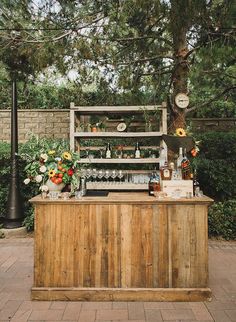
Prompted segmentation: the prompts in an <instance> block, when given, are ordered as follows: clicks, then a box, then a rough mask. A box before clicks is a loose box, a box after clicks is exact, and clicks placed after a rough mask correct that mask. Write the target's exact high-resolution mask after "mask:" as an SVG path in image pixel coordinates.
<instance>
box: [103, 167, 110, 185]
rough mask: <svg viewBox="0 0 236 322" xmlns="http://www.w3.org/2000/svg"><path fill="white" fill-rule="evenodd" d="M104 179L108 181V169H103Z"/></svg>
mask: <svg viewBox="0 0 236 322" xmlns="http://www.w3.org/2000/svg"><path fill="white" fill-rule="evenodd" d="M104 177H105V179H106V180H107V182H108V179H109V178H110V171H109V170H105V174H104Z"/></svg>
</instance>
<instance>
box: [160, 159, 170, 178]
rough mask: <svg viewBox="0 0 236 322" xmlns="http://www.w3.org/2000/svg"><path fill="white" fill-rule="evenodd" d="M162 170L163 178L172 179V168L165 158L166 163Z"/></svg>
mask: <svg viewBox="0 0 236 322" xmlns="http://www.w3.org/2000/svg"><path fill="white" fill-rule="evenodd" d="M160 170H161V179H162V180H171V175H172V169H171V168H170V167H169V166H168V162H167V160H165V163H164V165H163V166H162V167H161V169H160Z"/></svg>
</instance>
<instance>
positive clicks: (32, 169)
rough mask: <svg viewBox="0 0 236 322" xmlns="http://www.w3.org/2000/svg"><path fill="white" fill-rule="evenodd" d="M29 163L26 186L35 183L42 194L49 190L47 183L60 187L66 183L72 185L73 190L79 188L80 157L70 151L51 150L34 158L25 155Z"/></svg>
mask: <svg viewBox="0 0 236 322" xmlns="http://www.w3.org/2000/svg"><path fill="white" fill-rule="evenodd" d="M24 157H25V159H26V160H27V161H28V164H27V166H26V167H25V171H26V174H27V178H26V179H25V180H24V183H25V184H29V183H30V182H35V183H37V184H39V185H40V187H39V189H40V190H41V191H42V192H45V191H47V190H48V186H47V181H48V180H50V181H51V182H52V183H54V184H56V185H59V184H62V183H64V184H65V185H66V184H70V185H71V190H73V189H74V187H77V186H78V179H79V175H78V174H79V172H78V170H79V164H78V162H77V161H78V159H79V156H78V155H77V154H76V153H73V152H70V151H63V152H61V151H56V150H49V151H47V152H45V151H43V152H41V153H39V154H38V155H37V154H36V155H35V156H34V157H33V158H31V157H30V156H29V155H24Z"/></svg>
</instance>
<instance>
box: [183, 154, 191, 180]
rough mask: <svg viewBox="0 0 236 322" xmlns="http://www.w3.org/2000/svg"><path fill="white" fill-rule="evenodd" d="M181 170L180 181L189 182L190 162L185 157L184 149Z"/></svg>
mask: <svg viewBox="0 0 236 322" xmlns="http://www.w3.org/2000/svg"><path fill="white" fill-rule="evenodd" d="M181 170H182V179H183V180H190V179H191V168H190V161H189V159H188V157H187V152H186V149H184V155H183V160H182V162H181Z"/></svg>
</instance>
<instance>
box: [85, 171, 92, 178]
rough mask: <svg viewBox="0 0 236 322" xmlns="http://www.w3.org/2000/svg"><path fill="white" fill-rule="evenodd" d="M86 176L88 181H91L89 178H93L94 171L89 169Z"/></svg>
mask: <svg viewBox="0 0 236 322" xmlns="http://www.w3.org/2000/svg"><path fill="white" fill-rule="evenodd" d="M85 176H86V178H87V180H89V178H90V177H91V176H92V170H91V169H87V170H86V175H85Z"/></svg>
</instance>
